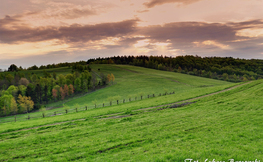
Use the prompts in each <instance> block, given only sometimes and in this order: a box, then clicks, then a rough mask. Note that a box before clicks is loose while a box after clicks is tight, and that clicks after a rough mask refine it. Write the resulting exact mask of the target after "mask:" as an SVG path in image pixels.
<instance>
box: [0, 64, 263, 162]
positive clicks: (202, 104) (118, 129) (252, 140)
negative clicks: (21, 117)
mask: <svg viewBox="0 0 263 162" xmlns="http://www.w3.org/2000/svg"><path fill="white" fill-rule="evenodd" d="M92 66H93V67H92V68H93V69H94V70H95V69H98V68H100V69H101V71H103V72H107V73H113V74H114V75H115V77H116V84H114V85H112V86H109V87H106V88H104V89H101V90H98V91H96V92H94V93H90V94H88V95H86V96H84V97H82V98H79V99H76V100H72V101H70V102H69V104H70V105H74V104H75V103H79V104H85V103H90V102H91V101H92V100H93V99H95V98H99V99H98V100H99V101H103V100H104V98H106V97H108V96H112V95H120V96H122V97H125V96H126V95H128V94H129V93H128V92H130V93H131V94H132V95H136V94H138V92H141V91H144V92H145V94H147V92H148V93H150V92H151V93H159V92H160V91H161V92H162V93H163V92H164V91H163V89H164V88H169V91H170V90H174V91H175V94H171V95H165V96H158V97H152V98H149V99H148V98H146V99H143V100H138V101H132V102H128V103H124V104H120V105H113V106H110V107H103V108H102V107H101V108H96V109H88V110H87V111H81V112H77V113H73V112H72V113H69V114H67V115H60V116H54V117H48V118H39V119H32V120H27V121H20V122H16V123H14V122H9V123H2V124H0V148H1V149H0V161H180V162H183V161H184V160H185V159H188V158H190V159H194V160H198V161H205V159H209V161H212V160H213V159H215V160H216V161H228V159H235V161H255V159H258V160H261V161H262V160H263V156H262V155H263V147H262V146H263V122H262V121H263V120H262V119H263V117H262V116H263V111H262V110H263V108H262V96H263V84H262V83H263V80H257V81H253V82H248V83H243V84H241V85H238V84H232V83H228V82H223V81H218V80H211V79H206V78H200V77H195V76H189V75H184V74H178V73H173V72H163V71H156V70H151V69H145V68H139V67H133V66H116V65H92ZM95 72H97V71H96V70H95ZM232 86H235V87H233V88H231V89H228V90H226V91H220V90H223V89H226V88H228V87H232ZM217 91H220V92H219V93H217V94H213V95H208V96H204V95H205V94H210V93H213V92H217ZM197 96H204V97H201V98H198V99H197V98H196V99H193V100H191V101H186V100H187V99H190V98H195V97H197ZM101 98H102V99H101ZM177 101H182V103H184V102H192V103H191V104H189V105H186V106H183V107H179V108H169V106H166V105H165V104H167V103H174V102H177ZM193 101H195V102H193ZM158 105H164V106H161V107H154V106H158ZM144 108H148V109H144Z"/></svg>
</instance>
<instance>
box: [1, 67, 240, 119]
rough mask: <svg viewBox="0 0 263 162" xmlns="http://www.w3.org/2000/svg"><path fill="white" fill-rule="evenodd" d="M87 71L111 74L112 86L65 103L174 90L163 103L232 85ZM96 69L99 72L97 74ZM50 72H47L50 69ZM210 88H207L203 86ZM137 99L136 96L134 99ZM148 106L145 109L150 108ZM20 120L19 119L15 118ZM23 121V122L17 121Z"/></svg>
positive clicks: (153, 73)
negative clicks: (113, 80) (112, 78)
mask: <svg viewBox="0 0 263 162" xmlns="http://www.w3.org/2000/svg"><path fill="white" fill-rule="evenodd" d="M91 68H92V69H93V70H94V71H95V72H96V73H100V72H103V73H105V74H109V73H113V74H114V76H115V78H116V79H115V83H116V84H114V85H112V86H109V87H106V88H104V89H100V90H97V91H95V92H93V93H90V94H88V95H86V96H83V97H77V98H76V99H73V100H72V99H70V100H71V101H69V102H67V103H66V104H67V105H69V106H71V107H72V108H73V106H74V105H75V104H80V105H81V106H84V105H88V106H93V103H92V101H94V100H97V101H98V103H99V104H102V103H103V102H104V103H107V104H109V101H108V97H111V96H120V98H121V99H124V98H125V99H126V101H127V99H128V95H132V96H133V98H134V97H135V96H138V93H140V92H144V94H145V95H148V94H153V93H155V94H159V93H164V89H167V90H168V91H169V92H172V91H175V95H176V97H171V99H169V100H167V101H166V100H164V101H165V102H166V103H171V102H176V101H178V99H179V98H177V97H178V96H177V95H178V94H180V96H183V97H182V98H181V99H186V98H192V97H196V96H199V95H203V94H206V93H211V92H215V91H218V90H221V89H224V88H226V87H229V86H233V85H235V84H233V83H229V82H224V81H220V80H214V79H208V78H202V77H196V76H190V75H185V74H180V73H174V72H167V71H160V70H153V69H147V68H141V67H136V66H127V65H103V64H99V65H96V64H95V65H91ZM98 68H100V71H98ZM63 69H64V70H65V71H67V68H60V70H59V69H58V71H60V72H62V71H61V70H63ZM50 70H51V69H50ZM205 86H211V87H205ZM138 97H139V96H138ZM162 103H163V102H159V101H158V102H155V104H154V105H155V106H156V105H158V104H162ZM62 104H63V102H62V101H61V102H58V103H52V104H48V105H47V107H51V106H62ZM151 105H152V104H150V105H149V106H151ZM147 106H148V105H147V104H144V105H142V107H147ZM54 111H63V108H59V109H56V110H51V111H48V112H47V114H53V112H54ZM30 116H31V117H39V116H41V113H40V112H36V113H31V115H30ZM17 117H18V120H25V119H26V118H27V114H23V115H18V116H17ZM19 118H20V119H19ZM21 118H23V119H21ZM0 120H1V122H5V121H10V120H11V121H13V120H14V117H6V118H1V119H0Z"/></svg>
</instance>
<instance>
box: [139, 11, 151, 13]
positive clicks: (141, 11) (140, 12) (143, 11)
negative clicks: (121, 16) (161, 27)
mask: <svg viewBox="0 0 263 162" xmlns="http://www.w3.org/2000/svg"><path fill="white" fill-rule="evenodd" d="M149 11H150V10H137V11H136V12H138V13H144V12H149Z"/></svg>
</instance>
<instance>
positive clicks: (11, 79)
mask: <svg viewBox="0 0 263 162" xmlns="http://www.w3.org/2000/svg"><path fill="white" fill-rule="evenodd" d="M85 64H86V63H85ZM11 66H12V65H11ZM89 69H90V68H89V67H87V65H74V66H73V67H72V72H71V73H69V74H66V75H63V74H59V75H57V74H56V73H55V72H53V73H48V72H47V71H45V70H43V77H41V76H38V75H36V74H34V73H30V72H29V73H26V74H25V73H19V72H15V73H14V74H12V73H0V90H1V91H0V115H1V116H6V115H10V114H17V113H25V112H30V111H32V110H34V109H39V108H40V107H41V105H44V104H48V103H49V102H56V101H59V100H64V99H66V98H69V97H72V96H73V95H74V94H79V93H85V92H88V90H91V89H96V88H98V87H99V86H104V85H107V84H108V83H109V82H110V81H114V79H115V78H114V75H113V74H108V75H105V74H104V73H100V74H98V75H99V76H96V75H95V74H94V73H92V72H90V71H89ZM98 78H99V79H98Z"/></svg>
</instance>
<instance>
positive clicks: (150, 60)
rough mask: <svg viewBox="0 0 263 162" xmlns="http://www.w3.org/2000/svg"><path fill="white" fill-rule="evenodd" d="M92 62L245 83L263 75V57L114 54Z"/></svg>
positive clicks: (90, 60) (90, 61)
mask: <svg viewBox="0 0 263 162" xmlns="http://www.w3.org/2000/svg"><path fill="white" fill-rule="evenodd" d="M87 63H88V64H92V63H95V64H128V65H134V66H141V67H146V68H152V69H158V70H165V71H174V72H179V73H184V74H190V75H196V76H201V77H207V78H213V79H220V80H226V81H231V82H241V81H247V80H254V79H260V78H262V77H263V60H259V59H251V60H246V59H239V58H232V57H200V56H177V57H166V56H114V57H106V58H96V59H89V60H88V61H87Z"/></svg>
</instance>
